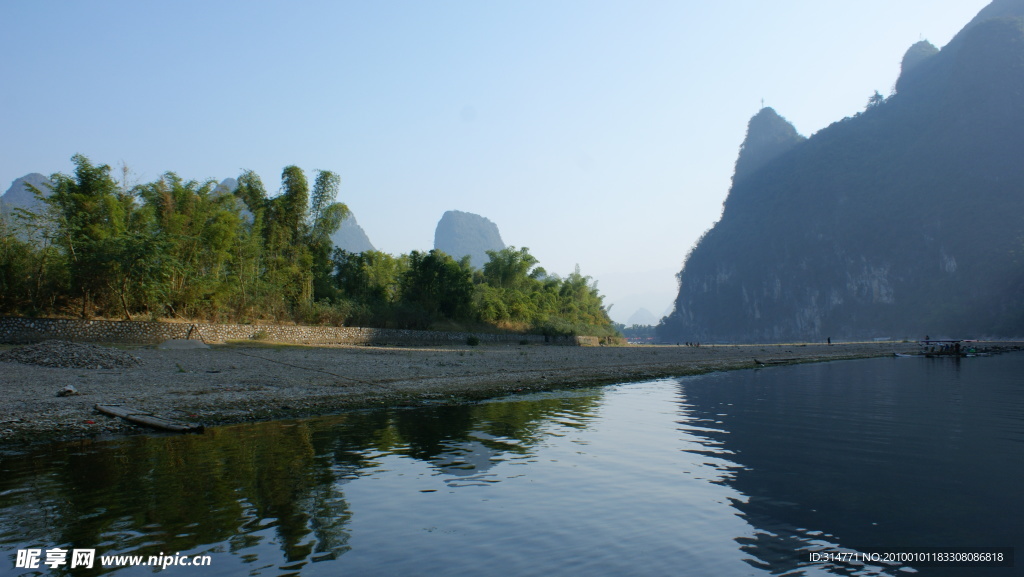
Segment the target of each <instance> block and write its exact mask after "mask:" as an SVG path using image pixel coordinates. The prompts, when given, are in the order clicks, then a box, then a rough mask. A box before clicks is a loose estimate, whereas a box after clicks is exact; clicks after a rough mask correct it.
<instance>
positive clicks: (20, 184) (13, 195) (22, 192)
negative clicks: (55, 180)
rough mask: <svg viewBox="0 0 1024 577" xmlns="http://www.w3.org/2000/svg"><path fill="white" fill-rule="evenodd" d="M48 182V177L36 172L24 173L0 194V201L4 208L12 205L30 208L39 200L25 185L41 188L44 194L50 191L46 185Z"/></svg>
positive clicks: (7, 208) (6, 208)
mask: <svg viewBox="0 0 1024 577" xmlns="http://www.w3.org/2000/svg"><path fill="white" fill-rule="evenodd" d="M49 182H50V179H49V178H47V177H45V176H43V175H42V174H39V173H38V172H33V173H31V174H26V175H25V176H23V177H21V178H19V179H17V180H15V181H14V182H12V183H11V187H10V188H8V189H7V192H5V193H4V194H3V196H0V203H3V204H4V205H5V208H4V209H5V210H9V209H10V208H13V207H17V208H31V207H33V206H35V205H36V204H37V203H38V202H39V201H38V199H36V197H35V196H34V195H33V193H32V192H30V191H29V189H28V188H27V187H26V185H32V186H34V187H36V188H38V189H39V190H41V191H42V192H43V193H44V194H47V193H49V192H50V189H49V188H48V187H47V186H46V185H47V184H49Z"/></svg>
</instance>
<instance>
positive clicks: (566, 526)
mask: <svg viewBox="0 0 1024 577" xmlns="http://www.w3.org/2000/svg"><path fill="white" fill-rule="evenodd" d="M1022 375H1024V356H1021V355H1004V356H1000V357H992V358H979V359H964V360H963V361H961V362H959V363H957V362H955V361H952V360H944V359H934V360H932V359H873V360H865V361H848V362H833V363H826V364H815V365H800V366H792V367H778V368H770V369H764V370H751V371H738V372H730V373H721V374H712V375H704V376H699V377H686V378H681V379H675V380H661V381H652V382H646V383H637V384H625V385H617V386H606V387H595V388H593V389H582V390H575V391H569V392H559V393H546V394H531V395H520V396H513V397H509V398H505V399H498V400H494V401H489V402H484V403H475V404H469V405H460V406H432V407H423V408H414V409H392V410H380V411H363V412H355V413H349V414H344V415H340V416H333V417H325V418H316V419H307V420H301V421H282V422H273V423H259V424H254V425H242V426H232V427H222V428H217V429H214V430H211V431H208V432H207V433H206V434H205V435H202V436H138V437H132V438H125V439H118V440H113V441H104V442H98V441H94V442H82V443H73V444H62V445H53V446H47V447H42V448H34V449H31V450H30V451H27V452H22V453H7V454H3V455H2V456H0V575H31V574H43V573H44V572H43V571H40V570H29V569H19V568H15V558H16V552H17V550H19V549H26V548H40V549H44V550H45V549H50V548H54V547H56V546H61V547H64V548H67V549H73V548H95V549H96V550H97V554H98V555H116V554H138V555H146V556H148V555H160V554H174V553H181V554H182V555H210V556H211V557H212V559H211V565H210V566H209V567H203V568H201V569H199V568H191V567H171V568H168V569H166V571H165V573H167V572H169V573H168V574H177V575H183V576H184V575H253V576H255V575H286V574H295V575H303V576H310V575H538V576H540V575H544V576H548V575H588V576H619V575H659V576H662V575H709V576H718V575H722V576H731V575H832V574H836V575H1014V574H1019V573H1015V571H1017V570H1019V569H1013V568H996V569H985V570H979V569H963V568H960V569H948V568H928V567H916V568H915V567H906V566H903V567H899V566H887V565H881V564H875V565H862V564H856V563H837V564H828V565H826V564H821V563H816V564H812V563H809V562H807V561H806V558H805V554H806V553H807V552H808V551H809V550H816V549H819V548H822V547H826V548H830V549H838V548H844V549H846V550H855V549H857V548H861V547H874V546H884V547H924V546H927V547H937V546H979V547H994V546H1000V547H1017V550H1018V552H1020V551H1024V548H1022V547H1021V546H1024V521H1022V519H1024V496H1022V487H1024V484H1022V481H1024V378H1022ZM1017 564H1018V566H1020V565H1021V563H1020V562H1018V563H1017ZM44 570H45V568H44ZM101 572H107V573H110V572H113V573H116V574H118V575H119V576H120V575H150V574H152V573H153V569H152V568H150V567H126V568H117V569H115V568H107V569H104V570H99V569H94V570H92V571H88V570H85V571H81V570H79V569H76V570H75V572H74V574H76V575H77V574H83V575H89V574H98V573H101Z"/></svg>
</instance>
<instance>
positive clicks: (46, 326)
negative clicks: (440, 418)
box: [0, 317, 599, 346]
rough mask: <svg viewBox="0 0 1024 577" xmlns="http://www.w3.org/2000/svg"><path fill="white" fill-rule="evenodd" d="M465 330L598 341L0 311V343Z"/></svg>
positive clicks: (420, 337)
mask: <svg viewBox="0 0 1024 577" xmlns="http://www.w3.org/2000/svg"><path fill="white" fill-rule="evenodd" d="M470 336H476V337H477V338H478V339H480V342H481V343H504V344H516V343H520V342H522V341H527V342H529V343H548V344H558V345H570V346H591V345H594V346H596V345H598V344H599V342H598V339H597V337H544V336H541V335H509V334H490V333H464V332H442V331H410V330H400V329H368V328H358V327H312V326H281V325H221V324H210V323H194V324H187V323H159V322H136V321H85V320H76V319H36V318H22V317H0V343H34V342H38V341H43V340H47V339H61V340H69V341H92V342H102V343H123V344H157V343H161V342H163V341H166V340H168V339H200V340H202V341H204V342H207V343H223V342H226V341H229V340H254V341H272V342H281V343H298V344H309V345H328V344H391V345H399V344H409V345H459V344H465V343H466V339H468V338H469V337H470Z"/></svg>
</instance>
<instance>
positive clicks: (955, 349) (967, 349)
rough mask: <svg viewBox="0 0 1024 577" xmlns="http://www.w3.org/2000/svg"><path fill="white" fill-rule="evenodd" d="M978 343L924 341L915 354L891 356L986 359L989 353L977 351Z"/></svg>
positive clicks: (919, 343) (945, 340)
mask: <svg viewBox="0 0 1024 577" xmlns="http://www.w3.org/2000/svg"><path fill="white" fill-rule="evenodd" d="M977 342H978V341H976V340H968V339H925V340H922V341H918V345H920V350H919V351H918V352H916V353H897V352H893V356H896V357H901V358H909V357H915V358H920V357H924V358H929V359H932V358H944V357H955V358H961V357H987V356H990V353H987V352H984V351H979V350H978V347H977V345H976V343H977Z"/></svg>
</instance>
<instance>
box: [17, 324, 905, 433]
mask: <svg viewBox="0 0 1024 577" xmlns="http://www.w3.org/2000/svg"><path fill="white" fill-rule="evenodd" d="M33 347H34V348H33ZM916 348H917V347H916V344H914V343H892V342H884V343H843V344H839V343H837V344H832V345H825V344H788V345H716V346H701V347H687V346H669V345H665V346H651V345H637V346H618V347H569V346H544V345H489V346H476V347H473V346H468V345H464V346H453V347H444V348H427V347H397V346H396V347H392V346H377V347H369V346H317V347H312V346H299V345H278V344H250V343H244V344H228V345H220V346H217V345H214V346H212V347H209V348H188V347H185V348H172V349H162V348H157V347H153V346H145V347H143V346H137V347H136V346H118V347H104V346H99V345H88V344H81V343H69V342H61V341H48V342H45V343H40V344H37V345H28V346H24V347H14V346H4V347H0V393H2V394H0V446H3V447H16V446H18V445H22V444H26V443H35V442H45V441H53V440H62V439H77V438H93V437H108V436H115V435H124V434H135V433H149V432H152V431H151V430H148V429H143V428H140V427H139V426H137V425H132V424H130V423H127V422H125V421H123V420H121V419H117V418H112V417H108V416H105V415H101V414H99V413H97V412H96V411H95V408H94V407H95V405H97V404H118V405H123V406H127V407H131V408H134V409H139V410H143V411H148V412H152V413H154V414H157V415H160V416H163V417H168V418H172V419H178V420H182V421H187V422H196V423H201V424H204V425H206V426H214V425H217V424H226V423H238V422H245V421H254V420H266V419H276V418H290V417H301V416H312V415H321V414H329V413H333V412H338V411H342V410H347V409H358V408H367V407H386V406H409V405H419V404H428V403H456V402H467V401H472V400H474V399H482V398H487V397H494V396H502V395H508V394H516V393H520V392H533V391H538V390H553V389H560V388H571V387H579V386H588V385H594V384H601V383H622V382H630V381H640V380H648V379H653V378H662V377H672V376H682V375H690V374H698V373H706V372H712V371H725V370H735V369H753V368H757V367H759V366H766V367H767V368H768V369H770V368H771V367H772V366H775V365H778V364H787V363H804V362H821V361H830V360H840V359H854V358H867V357H877V356H891V355H892V354H893V353H894V352H907V351H912V350H916Z"/></svg>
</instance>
